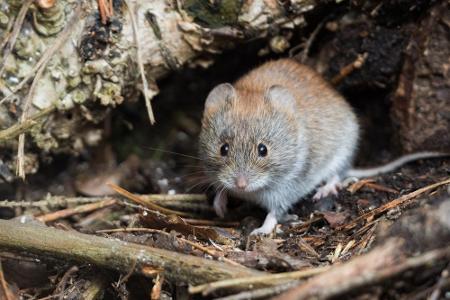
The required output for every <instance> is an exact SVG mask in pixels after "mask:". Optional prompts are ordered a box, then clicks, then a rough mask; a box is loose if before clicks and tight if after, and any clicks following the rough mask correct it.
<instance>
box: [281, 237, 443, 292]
mask: <svg viewBox="0 0 450 300" xmlns="http://www.w3.org/2000/svg"><path fill="white" fill-rule="evenodd" d="M403 242H404V240H403V239H397V238H393V239H391V240H388V241H387V242H386V243H385V244H383V245H382V246H379V247H376V248H374V249H373V250H372V251H371V252H369V253H368V254H365V255H362V256H359V257H356V258H354V259H352V260H351V261H349V262H347V263H345V264H342V265H338V266H335V267H334V268H332V269H331V270H330V271H329V272H326V273H324V274H321V275H318V276H315V277H313V278H311V280H309V281H308V282H306V283H304V284H301V285H300V286H298V287H296V288H294V289H292V290H290V291H288V292H286V293H284V294H282V295H280V296H279V297H277V298H276V299H277V300H290V299H296V300H301V299H311V298H314V299H330V298H333V297H338V296H340V295H342V294H345V293H347V292H350V291H352V290H355V289H358V288H362V287H364V286H367V285H372V284H376V283H379V282H381V281H383V280H386V279H388V278H392V277H394V276H397V275H399V274H402V273H404V272H405V271H407V270H411V269H415V268H418V267H423V266H427V265H429V266H432V265H435V264H436V263H438V262H440V263H442V262H445V261H447V264H448V260H449V259H450V247H446V248H442V249H437V250H432V251H429V252H426V253H424V254H422V255H420V256H417V257H412V258H405V256H404V253H403V252H402V251H401V247H402V245H403ZM444 266H445V264H444Z"/></svg>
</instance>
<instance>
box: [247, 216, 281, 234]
mask: <svg viewBox="0 0 450 300" xmlns="http://www.w3.org/2000/svg"><path fill="white" fill-rule="evenodd" d="M277 224H278V221H277V218H276V217H275V213H273V212H269V213H268V214H267V216H266V219H265V220H264V223H263V225H262V226H261V227H259V228H256V229H255V230H253V231H252V232H251V233H250V235H260V234H261V235H262V234H269V233H272V232H273V230H274V229H275V227H276V226H277Z"/></svg>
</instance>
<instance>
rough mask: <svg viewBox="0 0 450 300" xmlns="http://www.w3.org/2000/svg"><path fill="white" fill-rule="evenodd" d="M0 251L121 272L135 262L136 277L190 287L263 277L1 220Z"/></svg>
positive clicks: (172, 254) (201, 260)
mask: <svg viewBox="0 0 450 300" xmlns="http://www.w3.org/2000/svg"><path fill="white" fill-rule="evenodd" d="M0 248H1V249H5V250H9V251H21V252H27V253H33V254H35V255H43V256H44V255H45V256H50V257H54V258H59V259H63V260H66V261H67V260H71V261H79V262H81V263H92V264H94V265H97V266H100V267H104V268H108V269H113V270H117V271H120V272H122V273H127V272H128V271H129V270H130V266H131V265H132V263H133V261H136V268H135V270H134V272H135V274H136V273H137V274H142V275H144V276H153V275H154V272H153V273H149V272H148V270H150V271H154V270H155V269H163V270H164V274H165V276H166V277H167V278H168V279H169V280H172V281H174V282H180V281H181V282H187V283H189V284H193V285H195V284H202V283H205V282H211V281H214V280H220V279H227V278H235V277H248V276H258V275H262V274H264V273H263V272H259V271H254V270H251V269H248V268H245V267H240V266H233V265H230V264H225V263H222V262H218V261H214V260H209V259H205V258H201V257H197V256H192V255H185V254H180V253H177V252H172V251H168V250H163V249H157V248H153V247H149V246H144V245H138V244H134V243H130V242H123V241H118V240H116V239H108V238H103V237H99V236H92V235H88V234H83V233H79V232H72V231H70V232H67V231H63V230H58V229H55V228H50V227H45V226H37V225H36V224H31V223H20V222H17V221H13V220H0Z"/></svg>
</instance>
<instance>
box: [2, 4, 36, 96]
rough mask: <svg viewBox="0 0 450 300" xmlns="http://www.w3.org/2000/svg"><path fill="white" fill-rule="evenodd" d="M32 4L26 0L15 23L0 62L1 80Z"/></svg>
mask: <svg viewBox="0 0 450 300" xmlns="http://www.w3.org/2000/svg"><path fill="white" fill-rule="evenodd" d="M32 3H33V0H26V1H25V2H24V3H23V4H22V7H21V8H20V10H19V13H18V15H17V18H16V21H15V22H14V27H13V31H12V32H11V35H10V36H9V40H8V41H7V42H6V43H5V44H6V45H8V47H6V48H5V51H4V53H3V59H2V61H1V62H0V78H1V77H2V75H3V72H4V71H5V66H6V60H7V59H8V57H9V55H10V54H11V53H12V50H13V49H14V46H15V45H16V41H17V38H18V36H19V34H20V30H21V29H22V25H23V21H24V20H25V16H26V15H27V12H28V9H29V8H30V6H31V4H32ZM1 102H2V101H0V104H1Z"/></svg>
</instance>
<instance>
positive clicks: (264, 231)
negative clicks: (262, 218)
mask: <svg viewBox="0 0 450 300" xmlns="http://www.w3.org/2000/svg"><path fill="white" fill-rule="evenodd" d="M272 231H273V228H272V230H268V228H265V227H264V226H261V227H259V228H256V229H254V230H253V231H252V232H250V235H268V234H271V233H272Z"/></svg>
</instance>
